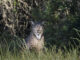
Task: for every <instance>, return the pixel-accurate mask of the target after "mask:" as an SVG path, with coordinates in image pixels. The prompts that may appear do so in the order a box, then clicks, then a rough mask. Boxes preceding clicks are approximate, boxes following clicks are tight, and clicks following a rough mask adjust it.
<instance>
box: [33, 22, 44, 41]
mask: <svg viewBox="0 0 80 60" xmlns="http://www.w3.org/2000/svg"><path fill="white" fill-rule="evenodd" d="M32 33H33V34H34V35H35V37H36V38H37V39H38V40H40V39H41V37H42V35H43V26H42V24H41V23H34V22H32Z"/></svg>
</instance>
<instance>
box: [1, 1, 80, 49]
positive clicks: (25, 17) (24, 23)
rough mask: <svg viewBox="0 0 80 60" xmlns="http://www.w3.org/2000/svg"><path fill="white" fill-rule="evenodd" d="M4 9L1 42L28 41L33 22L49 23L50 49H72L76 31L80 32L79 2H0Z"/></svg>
mask: <svg viewBox="0 0 80 60" xmlns="http://www.w3.org/2000/svg"><path fill="white" fill-rule="evenodd" d="M0 8H1V9H0V41H2V40H4V39H5V40H6V41H9V40H10V39H12V40H15V39H13V38H14V36H18V38H21V39H25V37H26V36H28V34H29V32H30V26H29V21H30V20H34V21H45V22H46V23H45V24H44V36H45V41H46V46H47V47H50V45H51V46H54V45H56V46H57V47H58V48H63V47H64V46H66V47H69V43H70V42H72V39H71V38H72V37H75V36H74V35H76V34H75V32H74V30H73V29H74V28H76V29H78V30H80V23H79V22H80V16H79V15H80V1H79V0H23V1H22V0H18V1H17V0H0ZM6 32H8V33H9V34H10V35H11V36H13V38H12V37H11V36H9V35H6V34H7V33H6ZM5 35H6V37H7V38H8V39H7V38H6V37H5ZM76 36H77V35H76ZM78 38H79V37H78ZM75 42H76V41H75ZM8 43H9V42H8ZM3 45H4V44H3Z"/></svg>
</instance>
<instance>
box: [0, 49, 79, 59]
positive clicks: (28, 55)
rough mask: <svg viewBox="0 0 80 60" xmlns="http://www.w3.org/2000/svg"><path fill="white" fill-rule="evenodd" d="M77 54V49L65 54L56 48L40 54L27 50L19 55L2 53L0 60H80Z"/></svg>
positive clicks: (8, 52)
mask: <svg viewBox="0 0 80 60" xmlns="http://www.w3.org/2000/svg"><path fill="white" fill-rule="evenodd" d="M0 52H1V49H0ZM77 53H78V51H77V50H76V49H74V50H73V51H70V52H65V53H63V52H62V51H61V50H60V49H59V50H58V52H56V50H55V49H54V48H53V49H52V50H46V51H45V52H40V53H38V54H37V53H34V52H30V51H27V50H25V51H22V52H21V53H17V54H16V53H14V54H13V53H12V52H10V51H7V52H6V53H4V54H3V53H2V52H1V53H0V60H79V58H78V54H77Z"/></svg>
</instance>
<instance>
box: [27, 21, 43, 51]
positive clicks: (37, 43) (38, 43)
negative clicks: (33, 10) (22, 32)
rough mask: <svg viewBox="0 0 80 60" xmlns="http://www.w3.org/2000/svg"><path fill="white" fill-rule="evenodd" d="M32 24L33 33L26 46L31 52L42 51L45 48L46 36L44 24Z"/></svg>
mask: <svg viewBox="0 0 80 60" xmlns="http://www.w3.org/2000/svg"><path fill="white" fill-rule="evenodd" d="M30 23H31V32H30V35H29V36H28V38H26V46H27V48H28V49H30V50H36V51H38V52H39V51H42V49H43V47H44V36H43V25H42V24H43V22H42V23H38V22H37V23H35V22H33V21H31V22H30Z"/></svg>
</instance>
